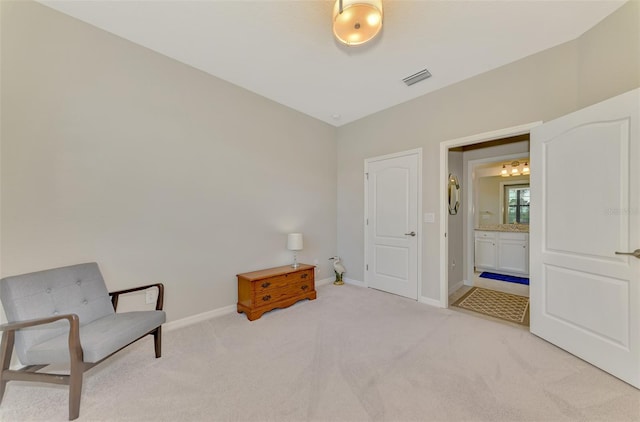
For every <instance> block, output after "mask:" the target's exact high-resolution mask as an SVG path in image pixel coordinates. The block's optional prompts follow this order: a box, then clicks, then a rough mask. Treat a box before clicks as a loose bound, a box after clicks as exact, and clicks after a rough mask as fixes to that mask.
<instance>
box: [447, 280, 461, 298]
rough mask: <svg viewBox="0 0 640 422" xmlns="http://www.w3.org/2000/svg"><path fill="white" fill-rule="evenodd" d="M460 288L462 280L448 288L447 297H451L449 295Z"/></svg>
mask: <svg viewBox="0 0 640 422" xmlns="http://www.w3.org/2000/svg"><path fill="white" fill-rule="evenodd" d="M462 286H464V280H460V281H458V282H457V283H456V284H454V285H453V286H449V295H451V293H453V292H455V291H456V290H458V289H459V288H460V287H462Z"/></svg>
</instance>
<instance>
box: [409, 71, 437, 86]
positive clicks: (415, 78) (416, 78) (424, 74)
mask: <svg viewBox="0 0 640 422" xmlns="http://www.w3.org/2000/svg"><path fill="white" fill-rule="evenodd" d="M430 77H431V72H429V71H428V70H427V69H422V70H421V71H420V72H418V73H414V74H413V75H411V76H407V77H406V78H404V79H403V80H402V82H404V83H405V84H407V86H411V85H413V84H417V83H418V82H420V81H424V80H425V79H427V78H430Z"/></svg>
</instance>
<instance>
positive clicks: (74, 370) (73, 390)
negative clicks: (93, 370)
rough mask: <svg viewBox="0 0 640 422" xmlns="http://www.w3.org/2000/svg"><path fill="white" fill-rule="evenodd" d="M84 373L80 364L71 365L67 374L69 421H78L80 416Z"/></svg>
mask: <svg viewBox="0 0 640 422" xmlns="http://www.w3.org/2000/svg"><path fill="white" fill-rule="evenodd" d="M83 371H84V368H83V365H82V363H81V362H77V363H74V362H72V364H71V371H70V374H69V420H70V421H72V420H74V419H78V416H80V398H81V397H82V373H83Z"/></svg>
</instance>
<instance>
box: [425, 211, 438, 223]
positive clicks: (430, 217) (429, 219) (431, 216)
mask: <svg viewBox="0 0 640 422" xmlns="http://www.w3.org/2000/svg"><path fill="white" fill-rule="evenodd" d="M424 222H425V223H435V222H436V213H434V212H425V213H424Z"/></svg>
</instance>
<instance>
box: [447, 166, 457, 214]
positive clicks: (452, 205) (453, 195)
mask: <svg viewBox="0 0 640 422" xmlns="http://www.w3.org/2000/svg"><path fill="white" fill-rule="evenodd" d="M448 190H449V214H452V215H455V214H457V213H458V208H460V183H459V182H458V177H457V176H456V175H455V174H449V184H448Z"/></svg>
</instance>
